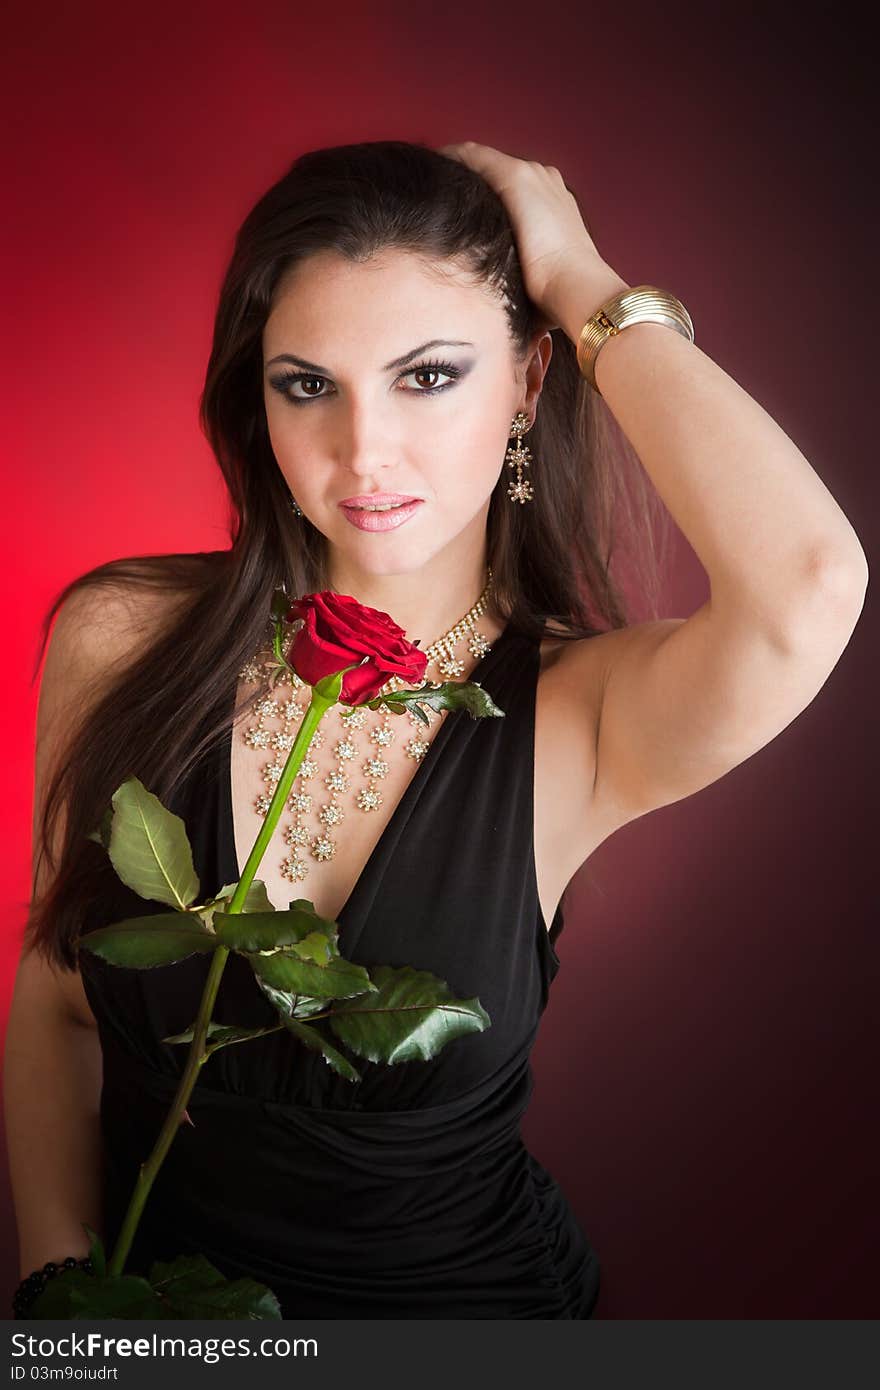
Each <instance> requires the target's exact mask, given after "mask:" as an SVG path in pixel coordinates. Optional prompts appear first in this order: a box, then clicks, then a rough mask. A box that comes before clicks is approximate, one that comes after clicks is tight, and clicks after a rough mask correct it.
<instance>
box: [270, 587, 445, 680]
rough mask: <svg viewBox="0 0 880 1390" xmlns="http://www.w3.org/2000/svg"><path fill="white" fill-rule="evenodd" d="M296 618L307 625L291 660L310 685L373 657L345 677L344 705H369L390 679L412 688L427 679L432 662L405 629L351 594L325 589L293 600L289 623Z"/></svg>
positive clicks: (289, 655)
mask: <svg viewBox="0 0 880 1390" xmlns="http://www.w3.org/2000/svg"><path fill="white" fill-rule="evenodd" d="M297 618H304V619H305V622H304V623H303V626H302V627H301V628H300V629H299V631H298V632H297V633H296V635H295V636H294V639H293V642H292V643H291V646H290V651H289V652H288V653H287V661H288V664H289V665H290V666H292V667H293V669H294V671H296V674H297V675H298V676H299V678H300V680H301V681H305V683H306V685H317V683H318V681H319V680H323V678H324V677H325V676H330V675H332V674H333V673H334V671H341V670H342V668H343V666H351V665H352V663H353V662H356V661H362V660H363V658H364V657H369V660H368V661H365V662H364V664H363V666H357V667H356V668H355V670H353V671H347V672H346V673H345V676H344V677H343V680H342V690H341V691H340V694H339V699H340V701H341V703H342V704H345V705H362V704H365V703H366V702H367V700H372V699H373V697H374V695H378V693H379V691H380V690H381V688H382V686H383V685H385V683H386V681H388V680H389V679H390V677H391V676H400V677H402V678H403V680H404V681H405V682H406V683H407V684H411V685H413V686H417V685H418V683H419V681H421V680H422V679H423V677H424V674H425V671H426V669H427V666H428V658H427V657H426V656H425V653H424V652H423V651H420V650H419V648H418V647H416V646H415V645H414V644H413V643H412V642H410V641H408V639H407V636H406V633H405V632H404V630H403V628H402V627H398V625H397V623H395V622H394V621H393V619H392V618H390V617H389V616H388V614H387V613H382V612H380V610H379V609H378V608H367V607H366V606H365V605H364V604H362V603H358V601H357V599H355V598H351V596H350V595H348V594H334V593H333V592H332V591H331V590H329V589H324V590H323V591H322V592H321V593H319V594H306V595H305V596H304V597H303V598H298V599H294V600H293V602H292V603H291V605H290V608H289V609H288V612H287V618H286V621H287V622H289V623H292V622H295V621H296V619H297Z"/></svg>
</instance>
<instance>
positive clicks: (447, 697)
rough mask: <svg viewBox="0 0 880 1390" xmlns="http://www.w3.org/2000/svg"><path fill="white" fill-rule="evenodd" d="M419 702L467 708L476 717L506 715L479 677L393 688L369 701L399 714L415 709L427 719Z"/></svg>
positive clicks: (437, 707) (369, 704) (438, 707)
mask: <svg viewBox="0 0 880 1390" xmlns="http://www.w3.org/2000/svg"><path fill="white" fill-rule="evenodd" d="M419 705H427V706H428V708H429V709H433V710H444V709H450V710H458V709H463V710H467V712H468V714H470V715H471V716H472V717H473V718H474V719H485V718H486V717H491V718H493V719H503V718H504V717H505V714H504V710H503V709H500V708H499V706H498V705H496V704H495V701H494V700H493V699H492V696H491V695H490V694H489V692H488V691H487V690H484V689H483V687H482V686H481V685H480V683H479V681H444V682H443V684H442V685H431V684H428V685H424V686H422V688H421V689H420V690H393V691H389V692H388V694H387V695H377V696H376V697H375V698H374V699H372V700H367V701H366V706H367V708H368V709H380V708H382V707H383V706H385V707H387V708H388V709H389V710H390V711H391V712H392V713H395V714H399V713H400V712H401V710H406V709H412V710H413V711H414V713H415V714H416V715H417V716H418V717H419V718H421V719H424V720H425V722H426V723H427V719H426V717H425V715H424V713H422V712H421V711H420V710H419Z"/></svg>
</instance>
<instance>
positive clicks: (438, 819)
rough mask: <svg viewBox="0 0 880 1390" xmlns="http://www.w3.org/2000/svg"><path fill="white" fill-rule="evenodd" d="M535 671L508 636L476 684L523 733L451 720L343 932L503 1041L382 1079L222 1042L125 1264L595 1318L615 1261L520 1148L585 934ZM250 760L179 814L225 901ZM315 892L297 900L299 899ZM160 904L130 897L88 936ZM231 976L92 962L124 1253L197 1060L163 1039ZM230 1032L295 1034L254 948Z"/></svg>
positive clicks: (235, 987) (98, 915)
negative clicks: (537, 761)
mask: <svg viewBox="0 0 880 1390" xmlns="http://www.w3.org/2000/svg"><path fill="white" fill-rule="evenodd" d="M538 670H539V646H538V643H537V641H536V640H534V639H533V638H530V637H527V636H524V635H523V634H521V633H519V632H516V631H514V629H513V628H512V627H511V626H508V627H507V628H506V629H505V630H504V631H503V632H502V633H501V635H500V636H499V637H498V638H497V639H496V640H495V642H494V643H493V644H492V646H491V648H490V650H489V651H488V652H487V653H486V654H485V655H484V656H483V657H482V658H481V659H480V661H479V662H478V664H477V666H476V667H475V668H474V670H473V672H472V674H471V676H470V679H471V680H476V681H479V682H480V684H481V685H482V686H483V687H484V689H486V690H487V691H488V692H489V693H490V694H491V696H492V698H493V699H494V701H495V703H496V704H497V705H498V706H499V707H500V708H501V709H503V710H504V711H505V717H504V718H503V719H500V718H488V717H487V718H484V719H474V718H472V717H471V716H470V715H469V714H467V713H466V712H464V711H461V712H455V713H450V714H449V715H447V716H446V719H445V721H444V723H443V724H442V725H441V727H440V728H439V729H438V730H437V732H436V734H435V735H434V738H433V742H432V743H431V745H430V747H429V750H428V752H427V754H426V755H425V757H424V759H423V761H422V764H421V766H420V767H419V768H417V769H416V772H415V774H414V776H413V778H412V780H411V782H410V783H409V784H408V785H407V787H406V789H405V791H404V793H403V796H402V798H401V799H400V801H399V802H398V805H397V806H396V807H395V810H394V812H393V814H392V816H391V818H390V820H389V822H388V824H387V825H386V827H385V829H384V831H383V833H382V835H381V838H380V840H379V842H378V844H377V845H376V847H375V849H374V851H373V853H372V854H371V856H370V858H369V860H368V862H367V864H366V865H365V867H364V870H363V872H362V874H361V876H360V878H359V879H358V881H357V883H356V885H355V888H354V890H353V892H352V893H351V895H350V897H349V899H348V901H347V902H346V904H345V906H344V908H343V910H342V911H341V913H340V914H339V917H338V919H337V920H338V922H339V948H340V951H341V953H342V955H343V956H345V957H347V958H348V959H351V960H354V961H357V962H358V963H360V964H362V965H364V966H368V967H369V966H370V965H373V964H377V965H379V964H384V965H391V966H403V965H412V966H415V967H416V968H419V969H423V970H428V971H431V972H432V973H433V974H435V975H438V976H440V977H441V978H442V979H443V980H445V981H446V982H447V983H448V985H449V987H450V989H451V991H452V992H453V994H454V995H455V996H456V997H458V998H462V999H468V998H471V997H473V996H477V997H478V998H479V1000H480V1002H481V1003H482V1005H483V1007H484V1008H485V1009H486V1010H487V1011H488V1013H489V1016H490V1019H491V1026H490V1027H488V1028H487V1029H485V1031H483V1032H482V1033H472V1034H469V1035H466V1036H464V1037H460V1038H456V1039H455V1040H454V1041H452V1042H450V1043H448V1044H447V1045H446V1046H445V1047H444V1048H443V1049H442V1050H441V1052H440V1053H439V1054H438V1055H437V1056H436V1057H434V1058H433V1059H432V1060H430V1061H410V1062H403V1063H400V1064H397V1065H395V1066H389V1065H387V1064H384V1063H371V1062H366V1061H364V1060H363V1059H361V1058H359V1057H356V1056H355V1055H354V1054H352V1053H348V1054H347V1055H349V1056H350V1058H351V1060H352V1061H353V1063H354V1065H355V1066H356V1068H357V1070H358V1071H359V1072H360V1074H361V1080H360V1081H359V1082H351V1081H347V1080H345V1079H343V1078H342V1077H341V1076H339V1075H338V1074H337V1073H336V1072H335V1071H333V1070H332V1069H331V1068H330V1067H329V1066H328V1064H327V1063H326V1062H325V1061H324V1059H323V1058H322V1057H321V1056H319V1055H318V1054H317V1053H314V1052H311V1051H309V1050H307V1049H306V1048H305V1047H304V1046H303V1045H302V1044H301V1043H300V1042H299V1041H298V1040H297V1039H295V1038H294V1037H293V1036H292V1035H291V1034H289V1033H288V1032H286V1031H284V1030H281V1031H278V1032H274V1033H271V1034H269V1035H268V1036H265V1037H261V1038H257V1039H255V1040H249V1041H246V1042H242V1043H237V1044H234V1045H231V1046H228V1047H224V1048H221V1049H220V1050H219V1051H217V1052H216V1053H214V1054H213V1056H212V1057H211V1058H210V1059H209V1060H208V1062H206V1063H205V1064H204V1066H203V1068H202V1070H201V1072H200V1074H199V1079H198V1081H197V1084H196V1086H195V1088H194V1090H193V1093H192V1095H191V1098H190V1101H189V1106H188V1110H189V1114H190V1117H191V1119H192V1121H193V1123H192V1124H191V1125H190V1124H186V1123H184V1124H182V1125H181V1126H180V1129H179V1131H178V1133H177V1135H176V1137H175V1139H174V1141H173V1143H172V1145H171V1147H170V1149H169V1151H168V1154H167V1155H166V1158H165V1160H164V1163H163V1165H162V1168H161V1169H160V1172H159V1175H158V1177H157V1179H156V1181H155V1183H154V1185H153V1188H152V1191H151V1193H150V1196H149V1198H148V1201H147V1206H146V1208H145V1211H144V1214H143V1215H142V1217H141V1221H140V1225H139V1227H138V1230H137V1233H136V1235H135V1240H134V1242H133V1244H132V1247H131V1251H130V1254H129V1257H128V1260H127V1262H126V1266H125V1267H126V1270H127V1271H134V1272H140V1273H144V1274H146V1273H147V1272H148V1269H149V1266H150V1264H151V1263H152V1261H153V1260H155V1259H162V1260H168V1259H173V1258H174V1257H175V1256H176V1255H179V1254H195V1253H199V1252H200V1253H202V1254H204V1255H206V1256H207V1258H208V1259H210V1260H211V1261H212V1262H213V1263H214V1264H215V1265H216V1266H217V1267H218V1268H219V1269H220V1270H221V1271H222V1272H223V1273H224V1274H225V1275H227V1276H228V1277H230V1278H238V1277H241V1276H243V1275H250V1276H251V1277H252V1278H254V1279H257V1280H259V1281H260V1282H261V1283H264V1284H267V1285H268V1286H269V1287H270V1288H271V1289H272V1290H273V1291H274V1293H275V1294H276V1295H277V1297H278V1299H279V1302H280V1305H281V1311H282V1316H283V1317H285V1318H364V1319H372V1318H399V1317H406V1318H588V1317H591V1316H592V1314H593V1309H594V1306H595V1303H596V1300H597V1298H598V1293H599V1263H598V1259H597V1257H596V1254H595V1252H594V1250H593V1248H592V1246H591V1245H590V1242H589V1240H588V1238H587V1236H586V1234H585V1233H584V1231H583V1230H582V1229H581V1227H580V1226H579V1224H578V1222H577V1220H576V1219H575V1216H574V1214H573V1212H572V1210H571V1208H570V1206H569V1204H568V1202H567V1200H566V1198H565V1196H564V1194H563V1193H562V1191H561V1189H560V1187H559V1185H558V1184H557V1182H556V1180H555V1179H554V1178H553V1177H552V1176H551V1174H550V1173H549V1172H548V1171H547V1169H545V1168H544V1167H543V1166H542V1165H541V1164H540V1163H539V1162H538V1160H537V1159H536V1158H535V1157H534V1156H533V1155H532V1154H531V1153H530V1152H529V1151H528V1150H527V1149H526V1147H525V1145H524V1143H523V1139H522V1136H521V1134H520V1122H521V1120H522V1117H523V1115H524V1113H525V1110H526V1107H527V1105H528V1102H529V1098H530V1095H531V1093H532V1089H533V1081H534V1079H533V1074H532V1069H531V1066H530V1060H529V1059H530V1053H531V1049H532V1046H533V1044H534V1041H535V1038H536V1035H537V1030H538V1025H539V1022H540V1018H541V1015H542V1013H543V1011H544V1009H545V1007H546V1004H547V1001H548V995H549V989H550V985H551V983H552V981H553V979H554V978H555V976H556V973H557V971H558V969H559V965H560V962H559V957H558V955H557V954H556V950H555V947H554V944H553V942H554V941H555V940H556V939H558V936H559V933H560V932H561V930H562V926H563V918H562V911H561V908H560V909H558V910H557V912H556V914H555V916H554V919H553V922H552V924H551V933H550V935H549V936H548V932H547V929H546V926H545V923H544V919H543V915H542V912H541V908H540V903H539V899H538V890H537V881H536V874H535V858H534V837H533V785H534V783H533V769H534V730H535V724H534V714H535V695H536V690H537V678H538ZM230 709H231V705H230ZM332 717H333V716H332V715H331V718H332ZM395 722H396V721H395ZM409 727H410V726H409V723H408V721H406V722H404V721H401V732H403V731H404V730H408V729H409ZM230 743H231V736H227V738H226V739H225V741H224V742H223V743H222V744H221V745H220V746H219V749H215V750H213V751H212V752H211V753H210V754H209V755H207V756H206V757H205V758H204V759H203V760H202V761H201V763H200V764H199V765H198V767H197V769H196V770H195V772H194V773H193V775H192V776H191V777H189V778H187V779H186V782H185V783H184V784H183V785H182V787H181V788H180V789H179V790H178V794H177V795H176V796H175V797H174V799H173V801H172V803H171V806H170V809H172V810H174V811H175V812H176V813H177V814H178V815H181V816H182V817H183V819H184V821H185V823H186V826H187V831H188V834H189V838H190V841H191V843H192V846H193V854H194V861H195V866H196V870H197V873H198V875H199V879H200V884H201V898H202V899H204V898H205V897H206V896H207V895H208V894H209V893H213V892H216V891H217V890H218V889H219V888H220V887H221V886H222V885H223V884H226V883H233V882H235V881H236V880H237V879H238V877H239V870H238V865H237V863H236V851H235V842H234V838H233V821H232V800H231V786H230V762H229V757H230ZM352 814H353V812H352ZM273 844H274V846H275V848H274V849H273V848H272V847H270V849H269V851H268V853H277V844H278V839H277V837H275V838H274V839H273ZM316 872H320V867H318V868H317V869H316ZM257 876H258V877H259V870H258V872H257ZM307 885H308V879H306V880H305V881H304V882H302V883H298V884H295V885H293V884H292V885H291V899H293V898H297V897H306V898H307V897H308V886H307ZM161 910H166V909H163V908H161V907H160V906H159V905H158V904H154V903H146V902H145V901H144V900H143V899H141V898H139V897H138V896H137V895H136V894H134V893H133V892H132V891H131V890H130V889H128V888H126V887H125V886H124V885H123V884H121V883H120V882H119V881H118V880H115V881H114V888H113V890H112V894H110V895H101V896H100V899H99V900H98V901H95V902H94V903H93V904H92V910H91V912H90V914H89V918H88V921H87V923H86V924H85V928H84V930H85V931H89V930H92V929H94V928H95V927H98V926H102V925H105V924H107V923H109V922H113V921H118V920H121V919H122V918H123V917H126V916H129V917H130V916H143V915H145V914H147V913H151V912H153V911H157V912H158V911H161ZM209 963H210V958H209V957H207V956H202V955H197V956H190V957H188V958H187V959H185V960H184V961H179V962H177V963H175V964H173V965H168V966H160V967H155V968H152V969H146V970H129V969H122V968H119V967H116V966H111V965H109V964H107V963H106V962H105V961H103V960H101V959H100V957H98V956H96V955H94V954H93V953H92V952H90V951H88V950H85V949H84V950H82V951H81V952H80V968H81V972H82V979H83V984H84V987H85V990H86V995H87V998H88V1000H89V1003H90V1005H91V1007H92V1009H93V1011H94V1014H95V1017H96V1019H97V1021H98V1026H99V1030H100V1037H101V1043H102V1049H103V1057H104V1084H103V1089H102V1096H101V1122H102V1130H103V1139H104V1147H105V1156H106V1167H105V1184H104V1199H105V1231H104V1234H105V1240H106V1243H107V1248H108V1251H109V1250H111V1249H112V1247H113V1243H114V1242H115V1239H116V1236H117V1233H118V1230H119V1227H120V1225H121V1221H122V1218H123V1215H124V1213H125V1210H126V1207H127V1205H128V1202H129V1200H130V1197H131V1193H132V1189H133V1187H134V1183H135V1180H136V1178H137V1173H138V1168H139V1165H140V1164H141V1163H142V1162H143V1161H144V1160H145V1159H146V1158H147V1157H148V1155H149V1153H150V1152H151V1150H152V1147H153V1145H154V1143H155V1140H156V1137H157V1135H158V1132H159V1129H160V1127H161V1124H162V1121H163V1119H164V1116H165V1115H166V1114H167V1111H168V1108H169V1106H170V1104H171V1101H172V1099H173V1097H174V1093H175V1090H176V1087H177V1083H178V1079H179V1077H180V1074H181V1072H182V1069H183V1065H184V1062H185V1059H186V1053H187V1048H186V1046H185V1045H184V1046H181V1045H172V1044H167V1043H163V1042H162V1041H161V1039H162V1038H163V1037H165V1036H167V1035H170V1034H174V1033H178V1032H182V1031H183V1030H185V1029H186V1028H188V1027H189V1026H190V1025H191V1024H192V1023H193V1022H194V1021H195V1017H196V1013H197V1009H198V1004H199V1000H200V998H201V995H202V991H203V988H204V984H205V980H206V976H207V972H208V968H209ZM213 1017H214V1018H215V1019H216V1020H218V1021H219V1022H221V1023H226V1024H238V1025H242V1026H246V1027H257V1026H261V1025H272V1024H276V1023H277V1022H278V1018H277V1015H276V1013H275V1011H274V1009H273V1007H272V1005H271V1004H270V1002H269V1000H268V999H267V998H266V997H265V996H264V995H263V993H262V991H261V990H260V989H259V987H258V985H257V984H256V981H255V979H254V977H253V974H252V972H251V969H250V967H249V965H248V963H247V961H246V960H245V959H244V958H243V957H241V956H238V955H236V954H235V953H234V952H233V953H231V954H230V956H229V959H228V961H227V963H226V967H225V970H224V973H223V976H222V979H221V982H220V988H219V992H218V995H217V999H216V1002H215V1006H214V1010H213ZM342 1050H343V1051H345V1049H344V1047H343V1049H342Z"/></svg>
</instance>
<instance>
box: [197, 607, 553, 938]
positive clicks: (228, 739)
mask: <svg viewBox="0 0 880 1390" xmlns="http://www.w3.org/2000/svg"><path fill="white" fill-rule="evenodd" d="M512 635H513V627H512V624H511V622H510V621H508V622H507V624H506V625H505V627H504V628H503V629H502V630H501V632H500V633H499V634H498V636H497V637H496V638H495V640H494V642H493V643H492V644H491V646H490V647H489V650H488V651H486V652H484V653H483V655H482V656H481V657H480V658H479V660H478V661H477V663H476V665H475V666H474V667H473V669H472V670H471V672H470V674H469V676H468V680H469V681H472V680H474V679H475V678H476V677H477V675H478V674H479V675H482V674H483V673H484V671H485V668H486V666H487V664H488V663H489V661H490V658H491V657H493V656H494V655H495V654H496V653H497V652H498V651H499V650H500V649H501V648H502V647H503V646H504V644H505V642H506V641H507V640H509V638H510V637H511V636H512ZM237 692H238V686H237V684H236V690H235V694H236V696H237ZM455 714H456V717H457V718H458V719H463V718H470V716H469V715H468V714H467V713H466V711H464V710H458V711H456V712H455ZM453 725H454V720H452V719H446V720H444V722H443V723H442V724H441V725H440V728H439V729H438V730H437V733H436V735H435V737H434V738H433V739H432V741H431V743H430V745H429V748H428V751H427V753H426V754H425V756H424V758H423V759H422V762H421V764H420V765H419V767H417V768H416V771H415V774H414V776H413V777H412V778H411V779H410V781H409V782H408V783H407V785H406V787H405V788H404V791H403V795H402V796H401V798H400V800H399V801H398V803H397V805H396V806H395V808H394V810H393V811H392V813H391V815H390V817H389V818H388V821H387V822H386V824H385V825H384V827H383V829H382V833H381V834H380V836H379V838H378V840H377V841H376V843H375V844H374V846H373V848H372V850H371V851H370V853H369V855H368V857H367V860H366V863H365V864H364V866H363V868H362V869H361V871H360V873H359V874H358V876H357V878H356V880H355V882H354V886H353V887H352V890H351V892H350V893H349V895H348V897H347V898H346V900H345V902H344V903H343V905H342V907H341V908H340V909H339V911H338V912H337V914H336V917H335V918H334V921H336V922H338V923H339V925H340V926H342V925H343V924H344V921H345V918H346V916H347V915H348V913H349V912H350V911H351V909H352V908H353V907H354V905H355V903H356V901H357V899H358V897H359V896H360V894H361V893H362V891H363V890H364V887H365V884H366V882H367V878H368V876H369V874H370V871H371V869H372V868H373V866H374V864H375V862H376V859H377V858H378V855H379V852H380V850H381V849H382V848H383V846H384V844H385V842H386V840H387V839H388V838H390V835H391V833H392V831H393V830H396V828H397V823H398V822H399V821H400V820H401V819H402V817H403V816H404V815H406V814H407V812H408V811H409V807H410V802H411V800H412V798H413V797H414V796H416V795H418V794H419V791H420V788H421V784H422V783H423V782H424V781H425V778H426V776H427V774H428V772H429V771H430V769H431V768H432V767H433V765H434V763H435V762H436V761H437V759H438V757H439V756H440V751H441V750H442V748H443V746H444V745H445V743H446V741H447V739H448V738H449V737H450V729H451V728H452V727H453ZM232 733H233V728H232V723H231V722H230V725H229V727H228V729H227V731H226V734H225V736H224V739H223V744H222V762H221V768H222V781H223V800H224V816H223V827H224V834H225V843H224V844H223V846H222V850H221V857H222V860H223V871H222V874H223V876H222V878H221V882H222V883H238V881H239V879H240V878H241V871H240V869H239V865H238V849H237V847H236V844H235V819H234V812H233V802H232ZM276 828H277V827H276ZM254 838H256V836H255V837H254ZM268 852H269V850H268V849H267V851H266V853H268ZM264 859H265V855H264ZM259 876H260V868H259V866H258V867H257V872H256V874H255V878H259ZM298 887H299V885H297V884H296V883H293V882H291V885H290V888H291V901H293V898H294V897H295V896H296V892H297V888H298ZM303 888H304V886H303ZM303 896H305V894H304V893H303ZM544 934H545V935H546V932H545V933H544Z"/></svg>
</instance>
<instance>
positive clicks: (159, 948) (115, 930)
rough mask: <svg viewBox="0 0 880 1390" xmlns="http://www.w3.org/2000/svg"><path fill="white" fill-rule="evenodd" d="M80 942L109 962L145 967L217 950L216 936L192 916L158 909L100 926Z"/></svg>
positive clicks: (81, 938) (130, 966)
mask: <svg viewBox="0 0 880 1390" xmlns="http://www.w3.org/2000/svg"><path fill="white" fill-rule="evenodd" d="M79 945H80V946H81V947H83V946H84V947H85V949H86V950H87V951H91V952H92V953H93V954H94V955H96V956H100V957H101V959H102V960H106V961H109V963H110V964H111V965H124V966H128V967H129V968H130V969H132V968H133V969H135V970H144V969H148V968H151V967H152V966H154V965H171V964H172V963H173V962H174V961H177V960H184V959H185V957H186V956H192V955H195V953H196V952H197V951H201V952H208V951H216V949H217V938H216V936H215V935H214V933H213V932H211V931H208V929H207V928H206V927H203V926H200V925H199V923H198V921H197V920H196V917H195V915H193V916H181V914H180V913H179V912H157V913H155V914H154V915H153V916H152V917H129V918H126V920H125V921H123V922H114V924H113V925H112V926H110V927H99V928H98V929H97V931H91V932H88V933H87V934H86V935H85V936H82V937H80V939H79Z"/></svg>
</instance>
